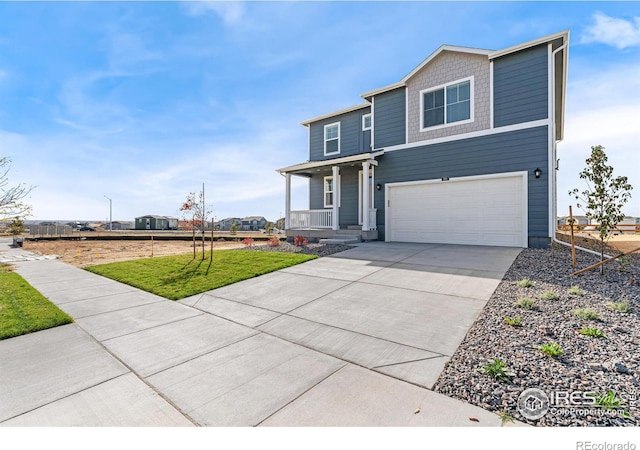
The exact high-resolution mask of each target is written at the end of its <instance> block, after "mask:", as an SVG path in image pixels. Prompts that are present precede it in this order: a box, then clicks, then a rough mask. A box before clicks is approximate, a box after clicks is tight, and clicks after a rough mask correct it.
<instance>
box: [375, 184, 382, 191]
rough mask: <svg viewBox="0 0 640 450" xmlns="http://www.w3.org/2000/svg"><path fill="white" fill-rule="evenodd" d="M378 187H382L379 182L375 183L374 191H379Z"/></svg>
mask: <svg viewBox="0 0 640 450" xmlns="http://www.w3.org/2000/svg"><path fill="white" fill-rule="evenodd" d="M380 189H382V185H381V184H380V183H378V184H376V191H379V190H380Z"/></svg>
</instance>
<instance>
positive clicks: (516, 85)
mask: <svg viewBox="0 0 640 450" xmlns="http://www.w3.org/2000/svg"><path fill="white" fill-rule="evenodd" d="M547 65H548V48H547V46H546V45H539V46H537V47H533V48H530V49H527V50H522V51H519V52H516V53H513V54H509V55H506V56H503V57H500V58H497V59H495V60H494V62H493V117H494V119H493V121H494V127H502V126H506V125H513V124H516V123H523V122H530V121H534V120H539V119H546V118H547V116H548V91H547V90H548V71H547Z"/></svg>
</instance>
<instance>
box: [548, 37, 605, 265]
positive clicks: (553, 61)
mask: <svg viewBox="0 0 640 450" xmlns="http://www.w3.org/2000/svg"><path fill="white" fill-rule="evenodd" d="M566 49H567V43H566V42H565V43H564V44H562V45H561V46H560V47H558V48H557V49H555V50H554V51H553V52H551V64H552V65H553V71H552V73H553V75H554V77H555V73H556V58H555V56H556V53H558V52H559V51H560V50H566ZM565 70H566V68H565ZM550 81H551V89H552V98H553V102H554V104H553V106H554V107H553V108H552V109H551V125H552V127H553V147H554V152H553V156H554V159H555V161H553V165H554V169H553V185H554V188H553V189H554V196H553V217H554V219H553V236H551V240H552V241H553V242H555V243H557V244H560V245H564V246H567V247H571V244H570V243H568V242H564V241H561V240H559V239H558V238H557V237H556V234H557V233H558V189H557V184H558V180H557V176H556V163H557V159H556V157H557V154H556V145H557V142H558V141H557V140H556V136H555V132H556V129H555V123H556V117H555V114H556V108H555V99H556V83H555V78H554V79H553V80H550ZM574 247H575V248H577V249H578V250H582V251H583V252H587V253H591V254H593V255H597V256H600V252H597V251H595V250H591V249H588V248H584V247H580V246H578V245H575V246H574ZM604 256H605V258H611V256H609V255H604Z"/></svg>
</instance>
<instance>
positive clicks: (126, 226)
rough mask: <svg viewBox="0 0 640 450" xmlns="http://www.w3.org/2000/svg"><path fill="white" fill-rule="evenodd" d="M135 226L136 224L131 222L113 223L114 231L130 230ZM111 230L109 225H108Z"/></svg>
mask: <svg viewBox="0 0 640 450" xmlns="http://www.w3.org/2000/svg"><path fill="white" fill-rule="evenodd" d="M133 226H134V222H130V221H115V220H114V221H113V222H111V229H112V230H114V231H122V230H130V229H132V228H133ZM107 228H109V225H107Z"/></svg>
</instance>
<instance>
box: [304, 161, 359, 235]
mask: <svg viewBox="0 0 640 450" xmlns="http://www.w3.org/2000/svg"><path fill="white" fill-rule="evenodd" d="M325 176H331V173H330V172H327V173H323V174H321V175H320V174H319V175H314V176H312V177H311V178H310V180H309V207H310V208H311V209H330V208H325V207H324V200H323V198H322V196H323V195H324V186H323V183H324V177H325ZM340 186H341V188H342V192H341V195H340V226H341V227H344V228H346V227H347V226H348V225H356V224H357V223H358V169H356V168H341V169H340Z"/></svg>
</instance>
